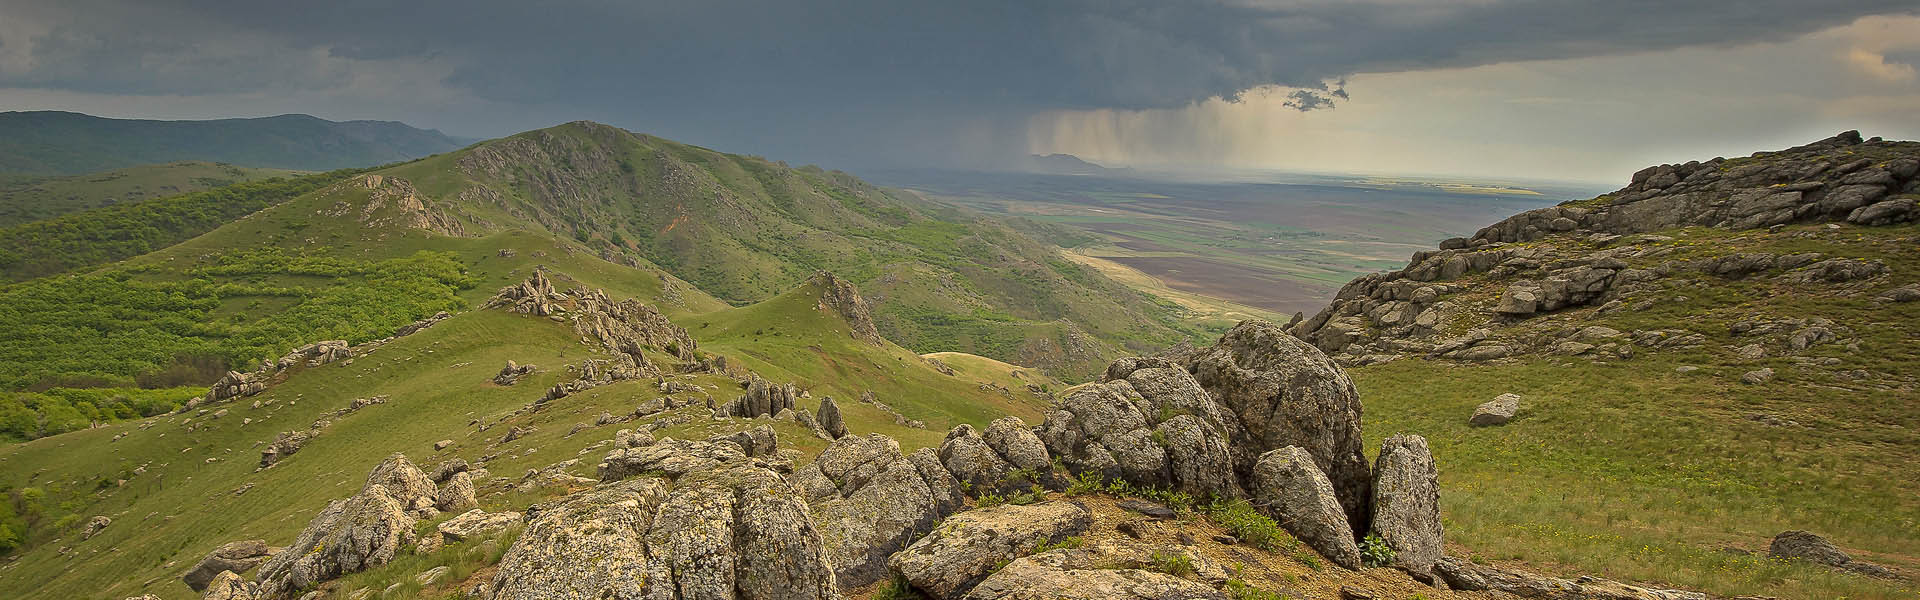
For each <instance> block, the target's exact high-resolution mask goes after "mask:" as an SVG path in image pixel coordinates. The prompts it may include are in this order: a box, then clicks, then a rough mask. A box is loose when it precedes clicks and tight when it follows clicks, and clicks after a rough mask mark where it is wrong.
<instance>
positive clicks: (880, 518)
mask: <svg viewBox="0 0 1920 600" xmlns="http://www.w3.org/2000/svg"><path fill="white" fill-rule="evenodd" d="M922 452H926V450H925V449H923V450H922ZM922 462H924V459H922ZM934 468H935V469H938V470H937V471H931V472H929V471H923V470H922V469H921V468H920V466H919V464H917V463H916V462H915V461H914V460H910V459H908V458H907V457H906V456H904V455H902V454H901V453H900V444H899V443H897V442H895V441H894V440H893V439H892V438H888V437H886V436H883V435H880V434H877V433H876V434H870V435H867V436H866V437H859V436H847V437H843V438H840V439H839V440H836V441H835V442H834V443H833V444H832V445H830V446H828V447H827V449H826V450H824V451H822V452H821V453H820V457H819V458H818V459H817V460H815V461H814V463H813V464H811V465H808V466H807V467H805V468H803V469H801V470H800V471H799V472H798V473H796V474H795V475H794V477H793V481H794V483H795V485H796V486H798V487H800V488H801V489H802V490H804V491H805V493H806V498H807V504H808V505H809V506H810V507H811V513H812V516H813V520H814V523H815V524H817V526H818V528H819V530H820V535H821V540H822V542H823V543H824V544H825V546H826V548H827V551H828V555H829V556H830V557H831V558H832V560H833V565H834V575H835V578H836V580H838V581H839V584H840V587H841V588H842V589H852V588H856V587H860V586H864V585H867V584H870V583H873V582H876V581H880V580H881V579H884V578H886V576H887V557H888V556H891V555H893V553H895V552H898V551H900V550H901V549H903V548H906V547H907V544H908V543H909V542H912V541H913V538H914V537H915V536H917V535H919V534H922V533H925V532H927V531H928V530H931V529H932V528H933V525H934V523H937V522H938V521H939V520H940V518H942V517H945V516H947V515H948V514H949V513H951V512H952V511H953V510H955V509H957V508H958V507H959V503H960V502H961V501H962V500H960V499H959V498H957V493H958V489H957V488H958V482H956V481H955V480H954V479H953V477H952V476H950V475H948V474H947V472H946V469H945V468H943V467H939V466H938V462H937V461H935V463H934ZM929 479H932V481H931V482H929Z"/></svg>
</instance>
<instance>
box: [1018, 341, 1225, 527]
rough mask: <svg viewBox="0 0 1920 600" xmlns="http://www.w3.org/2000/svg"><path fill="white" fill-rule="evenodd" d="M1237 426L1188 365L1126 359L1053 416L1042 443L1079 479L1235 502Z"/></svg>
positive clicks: (1043, 429) (1062, 403) (1074, 395)
mask: <svg viewBox="0 0 1920 600" xmlns="http://www.w3.org/2000/svg"><path fill="white" fill-rule="evenodd" d="M1231 419H1232V417H1230V416H1229V415H1226V414H1224V413H1223V411H1222V410H1221V407H1220V406H1219V405H1217V404H1215V403H1214V401H1213V399H1212V398H1210V397H1209V396H1208V395H1207V392H1206V390H1203V389H1201V387H1200V384H1199V382H1197V381H1195V380H1194V378H1193V376H1192V375H1189V374H1187V371H1186V369H1184V368H1182V367H1181V366H1179V365H1176V364H1174V363H1172V362H1171V361H1168V360H1166V359H1162V358H1151V357H1148V358H1123V359H1120V360H1117V361H1114V362H1113V363H1112V364H1110V365H1108V366H1107V373H1106V377H1105V379H1104V380H1103V381H1102V382H1101V383H1097V384H1093V385H1088V386H1084V387H1081V388H1080V389H1078V390H1075V391H1074V393H1072V394H1069V395H1068V396H1067V397H1066V398H1064V399H1062V400H1061V401H1060V403H1059V404H1058V405H1057V406H1055V407H1054V409H1053V410H1052V411H1050V412H1048V413H1047V418H1046V422H1044V423H1042V424H1041V428H1040V439H1041V441H1042V442H1043V443H1044V444H1045V445H1046V447H1047V450H1048V451H1049V452H1051V453H1052V454H1053V455H1055V456H1058V457H1060V459H1061V461H1062V462H1063V463H1065V464H1066V466H1067V469H1068V470H1070V471H1073V472H1075V473H1088V472H1092V473H1098V474H1100V475H1102V476H1104V477H1107V478H1109V479H1120V480H1125V481H1129V482H1132V483H1134V484H1137V485H1145V486H1156V487H1170V488H1173V489H1176V490H1180V491H1184V492H1187V493H1191V494H1194V495H1196V496H1198V495H1202V494H1213V495H1216V496H1221V497H1228V498H1232V497H1239V496H1242V495H1244V494H1243V493H1242V490H1241V489H1240V485H1239V483H1238V481H1237V480H1236V478H1235V475H1234V465H1235V455H1234V452H1235V451H1237V449H1236V448H1233V447H1232V445H1231V444H1232V443H1231V442H1230V441H1229V440H1230V439H1231V437H1230V436H1232V435H1233V432H1235V431H1237V430H1238V427H1237V425H1236V424H1234V422H1233V421H1232V420H1231Z"/></svg>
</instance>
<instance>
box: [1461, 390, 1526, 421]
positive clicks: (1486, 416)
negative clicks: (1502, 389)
mask: <svg viewBox="0 0 1920 600" xmlns="http://www.w3.org/2000/svg"><path fill="white" fill-rule="evenodd" d="M1519 412H1520V395H1519V394H1501V395H1499V396H1494V398H1493V399H1492V400H1488V401H1486V402H1482V403H1480V406H1477V407H1474V409H1473V416H1472V417H1468V418H1467V424H1468V425H1471V426H1474V427H1490V426H1494V425H1505V424H1507V421H1511V420H1513V416H1514V415H1516V414H1519Z"/></svg>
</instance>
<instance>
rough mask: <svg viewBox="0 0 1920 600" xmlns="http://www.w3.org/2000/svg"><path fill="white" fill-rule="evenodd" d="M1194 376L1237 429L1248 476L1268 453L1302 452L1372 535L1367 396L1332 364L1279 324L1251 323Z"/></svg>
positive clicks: (1237, 448)
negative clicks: (1364, 422)
mask: <svg viewBox="0 0 1920 600" xmlns="http://www.w3.org/2000/svg"><path fill="white" fill-rule="evenodd" d="M1188 370H1189V371H1191V372H1192V373H1193V377H1194V379H1195V380H1197V381H1198V382H1199V384H1200V386H1201V387H1202V388H1205V389H1206V391H1207V393H1208V394H1209V395H1211V396H1212V398H1213V400H1214V401H1215V402H1218V403H1219V404H1220V407H1221V408H1222V409H1223V410H1224V411H1225V412H1226V413H1228V414H1229V417H1230V418H1229V419H1227V421H1228V422H1229V423H1234V424H1237V428H1238V429H1237V431H1230V432H1229V435H1230V439H1232V440H1233V445H1234V448H1233V451H1234V460H1235V464H1236V467H1237V470H1238V471H1239V473H1241V476H1242V477H1245V476H1246V475H1247V474H1250V473H1251V472H1252V470H1253V466H1254V463H1255V461H1257V460H1258V459H1259V457H1260V456H1262V455H1265V454H1266V453H1267V452H1269V451H1272V450H1276V449H1279V448H1284V447H1287V446H1299V447H1300V448H1301V449H1304V450H1306V451H1307V453H1308V454H1311V455H1312V456H1313V460H1314V462H1315V463H1316V465H1317V466H1319V467H1320V470H1321V472H1323V473H1325V474H1326V475H1327V479H1328V480H1329V481H1331V482H1333V489H1334V492H1335V494H1337V495H1338V497H1339V498H1340V506H1341V507H1342V508H1344V509H1346V511H1347V522H1348V523H1350V524H1352V525H1353V527H1354V528H1355V529H1356V530H1366V529H1367V524H1368V522H1369V519H1370V518H1371V516H1372V510H1371V508H1370V506H1369V505H1370V503H1371V500H1370V497H1371V494H1370V488H1371V487H1372V479H1371V477H1370V475H1369V473H1368V470H1367V457H1366V453H1365V451H1364V449H1363V447H1362V445H1361V440H1360V394H1359V392H1358V391H1356V390H1355V389H1354V387H1353V381H1352V380H1350V379H1348V378H1347V374H1346V372H1345V371H1343V370H1341V369H1340V367H1339V366H1337V365H1335V364H1334V363H1333V360H1331V359H1329V358H1327V355H1326V354H1323V353H1321V352H1320V350H1319V349H1318V348H1315V347H1313V346H1312V345H1309V344H1307V343H1306V342H1303V341H1300V339H1299V338H1295V337H1293V336H1292V335H1288V334H1287V332H1286V331H1284V330H1282V329H1280V327H1279V326H1277V325H1274V324H1272V323H1268V322H1265V321H1259V320H1247V321H1242V322H1241V323H1240V324H1239V325H1236V326H1234V328H1233V329H1232V330H1229V331H1228V332H1227V333H1226V334H1225V335H1222V336H1221V337H1220V341H1219V342H1218V343H1215V344H1214V346H1213V347H1212V348H1209V349H1207V350H1206V351H1205V352H1203V353H1201V354H1200V355H1199V356H1198V357H1196V358H1194V359H1193V362H1192V363H1190V364H1189V365H1188Z"/></svg>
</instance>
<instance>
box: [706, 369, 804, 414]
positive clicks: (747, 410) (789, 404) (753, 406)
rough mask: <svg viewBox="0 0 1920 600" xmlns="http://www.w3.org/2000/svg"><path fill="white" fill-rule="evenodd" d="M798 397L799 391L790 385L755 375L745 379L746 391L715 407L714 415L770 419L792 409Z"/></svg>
mask: <svg viewBox="0 0 1920 600" xmlns="http://www.w3.org/2000/svg"><path fill="white" fill-rule="evenodd" d="M799 397H800V389H799V388H798V387H795V386H794V385H793V384H792V383H786V384H779V383H774V382H771V381H767V380H766V379H764V378H761V377H760V375H759V374H757V373H756V374H752V375H749V376H748V377H747V382H746V390H745V392H744V393H742V394H741V395H740V397H739V398H737V399H735V400H734V401H733V402H729V403H726V404H722V405H720V406H718V407H715V408H714V414H715V415H717V416H723V417H743V418H753V417H758V416H761V415H766V416H769V417H771V416H774V415H777V414H780V411H783V410H790V409H792V408H793V401H794V400H795V399H797V398H799Z"/></svg>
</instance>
